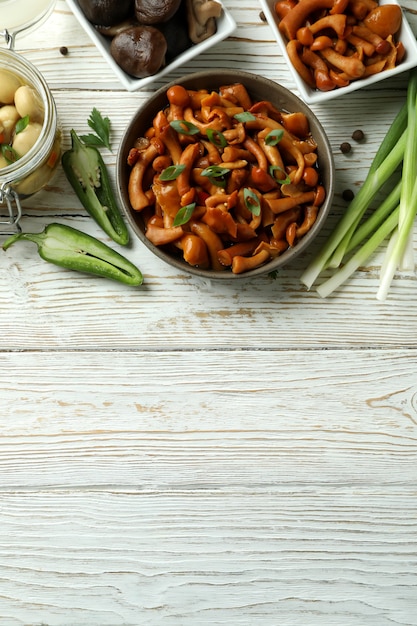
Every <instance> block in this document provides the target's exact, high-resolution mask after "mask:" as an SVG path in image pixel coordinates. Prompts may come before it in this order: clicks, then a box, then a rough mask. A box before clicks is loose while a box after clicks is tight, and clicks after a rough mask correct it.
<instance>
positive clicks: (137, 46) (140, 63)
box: [110, 26, 167, 78]
mask: <svg viewBox="0 0 417 626" xmlns="http://www.w3.org/2000/svg"><path fill="white" fill-rule="evenodd" d="M166 51H167V42H166V39H165V37H164V35H163V34H162V33H161V31H160V30H158V29H157V28H154V27H153V26H134V27H131V28H128V29H126V30H124V31H122V32H121V33H119V34H118V35H116V36H115V37H114V38H113V39H112V42H111V44H110V53H111V55H112V57H113V58H114V60H115V61H116V63H117V64H118V65H119V66H120V67H121V68H122V69H123V70H124V71H125V72H126V73H127V74H130V75H131V76H134V77H136V78H145V77H146V76H152V75H153V74H156V72H158V71H159V70H160V69H161V67H162V66H163V65H164V64H165V54H166Z"/></svg>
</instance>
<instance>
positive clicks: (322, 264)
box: [301, 107, 407, 289]
mask: <svg viewBox="0 0 417 626" xmlns="http://www.w3.org/2000/svg"><path fill="white" fill-rule="evenodd" d="M406 124H407V117H406V111H404V107H403V108H402V109H401V111H400V112H399V113H398V115H397V117H396V118H395V120H394V121H393V123H392V124H391V126H390V128H389V130H388V132H387V134H386V136H385V138H384V140H383V142H382V143H381V145H380V147H379V149H378V151H377V153H376V155H375V157H374V159H373V161H372V164H371V167H370V169H369V171H368V174H367V176H366V179H365V182H364V183H363V185H362V187H361V188H360V189H359V191H358V193H357V194H356V196H355V197H354V199H353V200H352V202H351V203H350V205H349V206H348V207H347V209H346V211H345V213H344V215H343V216H342V218H341V220H340V221H339V223H338V224H337V225H336V227H335V229H334V230H333V232H332V233H331V234H330V236H329V238H328V239H327V241H326V242H325V243H324V246H323V247H322V248H321V250H320V251H319V253H318V254H317V255H316V257H315V258H313V260H312V261H311V263H310V264H309V265H308V267H307V268H306V270H305V271H304V272H303V274H302V275H301V282H302V283H303V284H304V285H306V287H307V288H308V289H310V288H311V287H312V285H313V283H314V282H315V281H316V280H317V278H318V277H319V275H320V273H321V272H322V271H323V270H324V269H325V268H326V267H328V266H329V265H330V266H332V267H338V266H339V265H340V263H341V260H342V259H343V257H344V255H345V253H346V250H347V247H348V245H349V241H350V239H351V237H352V235H353V233H354V231H355V229H356V228H357V227H358V225H359V223H360V221H361V219H362V217H363V215H364V213H365V211H366V210H367V209H368V208H369V206H370V204H371V202H372V200H373V198H374V197H375V196H376V194H377V193H378V191H379V190H380V189H381V187H382V186H383V184H384V183H385V182H386V181H388V179H389V178H390V177H391V175H392V174H393V173H394V172H395V170H396V169H397V167H398V166H399V164H400V163H401V161H402V159H403V156H404V149H405V143H406V130H405V129H406ZM332 257H333V259H332ZM335 258H337V262H335Z"/></svg>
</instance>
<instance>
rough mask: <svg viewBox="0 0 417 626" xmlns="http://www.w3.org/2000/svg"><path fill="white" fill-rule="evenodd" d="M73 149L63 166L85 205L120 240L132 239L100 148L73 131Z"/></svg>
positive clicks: (66, 153) (103, 226) (63, 159)
mask: <svg viewBox="0 0 417 626" xmlns="http://www.w3.org/2000/svg"><path fill="white" fill-rule="evenodd" d="M71 143H72V148H71V150H67V151H66V152H64V154H63V155H62V167H63V169H64V172H65V175H66V177H67V179H68V181H69V182H70V184H71V186H72V188H73V189H74V191H75V193H76V194H77V196H78V198H79V200H80V201H81V203H82V205H83V207H84V208H85V209H86V211H87V212H88V213H89V215H91V217H92V218H93V219H95V221H96V222H97V224H98V225H99V226H100V227H101V228H102V229H103V230H104V232H105V233H106V234H107V235H109V237H111V238H112V239H113V240H114V241H115V242H116V243H119V244H121V245H122V246H124V245H126V244H127V243H128V241H129V231H128V229H127V226H126V224H125V222H124V220H123V217H122V214H121V212H120V209H119V207H118V205H117V203H116V200H115V197H114V194H113V190H112V188H111V185H110V179H109V175H108V172H107V168H106V165H105V163H104V161H103V158H102V156H101V154H100V152H99V151H98V150H97V148H94V147H93V146H86V145H85V144H84V143H83V142H82V141H81V139H80V138H79V137H78V135H77V133H76V132H75V131H74V130H71Z"/></svg>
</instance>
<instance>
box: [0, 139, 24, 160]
mask: <svg viewBox="0 0 417 626" xmlns="http://www.w3.org/2000/svg"><path fill="white" fill-rule="evenodd" d="M1 153H2V155H3V156H4V158H5V159H6V161H7V163H9V164H11V163H16V161H18V160H19V158H20V157H19V155H18V154H17V152H16V150H15V149H14V148H12V146H10V145H9V144H5V143H3V144H2V146H1Z"/></svg>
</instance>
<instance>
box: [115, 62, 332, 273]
mask: <svg viewBox="0 0 417 626" xmlns="http://www.w3.org/2000/svg"><path fill="white" fill-rule="evenodd" d="M116 172H117V187H118V192H119V196H120V201H121V204H122V206H123V208H124V211H125V214H126V218H127V220H128V222H129V224H130V226H131V228H132V230H133V231H134V233H135V234H136V235H137V237H138V238H139V239H140V240H141V242H142V243H143V244H144V245H145V246H147V248H148V249H149V250H151V251H152V252H153V253H154V254H155V255H157V256H158V257H159V258H160V259H162V260H163V261H165V262H167V263H169V264H170V265H171V266H174V267H175V268H177V269H178V270H182V271H186V272H189V273H191V274H194V275H197V276H200V277H205V278H215V279H238V278H251V277H255V276H259V275H262V274H267V273H270V272H275V271H276V270H278V269H280V268H281V267H283V266H284V265H287V264H288V263H290V262H291V261H292V260H293V259H294V258H295V257H298V256H300V255H302V254H304V253H305V252H306V250H307V248H308V247H309V245H310V244H311V242H312V241H313V240H314V238H315V237H316V236H317V234H318V233H319V231H320V229H321V228H322V226H323V224H324V223H325V221H326V219H327V216H328V213H329V210H330V208H331V204H332V198H333V194H334V185H335V181H334V162H333V156H332V151H331V148H330V145H329V141H328V139H327V136H326V133H325V131H324V130H323V128H322V126H321V124H320V122H319V120H318V119H317V118H316V116H315V115H314V114H313V113H312V111H311V110H310V109H309V107H308V106H307V105H306V104H305V103H304V102H303V101H302V100H301V99H299V98H298V97H297V96H295V95H294V94H292V93H291V92H290V91H288V90H287V89H285V88H284V87H283V86H281V85H279V84H277V83H275V82H274V81H271V80H269V79H267V78H263V77H261V76H259V75H255V74H252V73H249V72H244V71H235V70H234V71H231V70H217V71H215V72H214V71H211V70H207V71H202V72H197V73H195V74H191V75H188V76H185V77H183V78H181V79H179V80H177V81H175V82H171V83H169V84H167V85H166V86H164V87H162V88H160V89H159V90H158V91H156V92H155V93H154V95H153V96H152V97H151V98H150V99H149V100H148V101H147V102H146V103H145V104H144V105H142V106H141V107H140V108H139V110H138V111H137V112H136V114H135V115H134V116H133V119H132V120H131V121H130V123H129V124H128V126H127V128H126V130H125V133H124V135H123V138H122V141H121V144H120V147H119V151H118V155H117V168H116Z"/></svg>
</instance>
